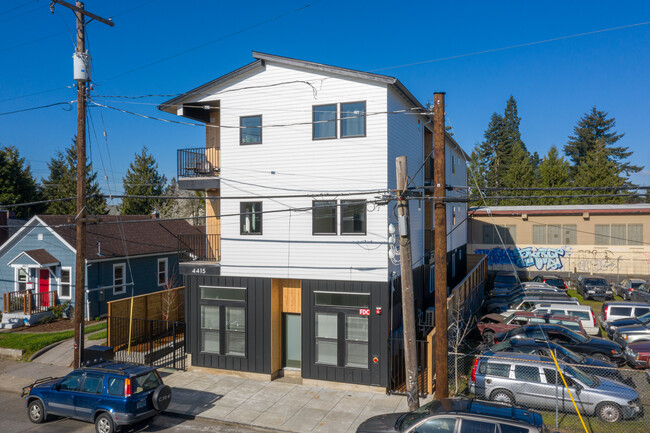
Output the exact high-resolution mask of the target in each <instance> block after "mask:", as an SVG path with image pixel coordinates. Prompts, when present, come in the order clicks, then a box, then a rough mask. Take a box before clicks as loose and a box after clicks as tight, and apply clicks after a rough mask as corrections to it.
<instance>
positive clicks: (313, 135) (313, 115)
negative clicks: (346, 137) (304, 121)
mask: <svg viewBox="0 0 650 433" xmlns="http://www.w3.org/2000/svg"><path fill="white" fill-rule="evenodd" d="M320 107H334V120H328V121H326V122H327V123H329V122H333V123H334V136H333V137H316V112H317V111H318V110H317V109H318V108H320ZM338 114H339V106H338V104H337V103H334V104H321V105H312V107H311V121H312V124H311V139H312V140H314V141H317V140H336V139H337V138H338V137H339V130H338V120H339V119H338ZM320 123H323V122H321V121H319V124H320ZM327 123H324V124H327Z"/></svg>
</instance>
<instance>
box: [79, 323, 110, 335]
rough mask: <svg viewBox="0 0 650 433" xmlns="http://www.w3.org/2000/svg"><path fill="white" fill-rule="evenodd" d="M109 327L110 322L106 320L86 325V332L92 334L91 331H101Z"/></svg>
mask: <svg viewBox="0 0 650 433" xmlns="http://www.w3.org/2000/svg"><path fill="white" fill-rule="evenodd" d="M107 327H108V324H107V323H106V322H103V323H97V324H96V325H90V326H86V327H85V328H84V332H85V333H86V334H90V333H91V332H97V331H101V330H102V329H106V328H107Z"/></svg>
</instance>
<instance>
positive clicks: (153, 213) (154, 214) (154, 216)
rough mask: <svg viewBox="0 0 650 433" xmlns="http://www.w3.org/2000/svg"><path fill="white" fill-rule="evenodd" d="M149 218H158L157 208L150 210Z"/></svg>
mask: <svg viewBox="0 0 650 433" xmlns="http://www.w3.org/2000/svg"><path fill="white" fill-rule="evenodd" d="M151 218H152V219H155V220H157V219H159V218H160V212H158V209H154V210H153V212H151Z"/></svg>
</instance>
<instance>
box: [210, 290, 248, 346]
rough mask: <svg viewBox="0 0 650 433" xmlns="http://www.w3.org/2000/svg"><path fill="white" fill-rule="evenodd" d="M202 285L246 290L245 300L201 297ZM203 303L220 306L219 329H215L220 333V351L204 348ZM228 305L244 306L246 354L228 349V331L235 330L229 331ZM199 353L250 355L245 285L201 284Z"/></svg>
mask: <svg viewBox="0 0 650 433" xmlns="http://www.w3.org/2000/svg"><path fill="white" fill-rule="evenodd" d="M202 287H209V288H222V289H239V290H243V291H244V300H243V301H230V300H215V299H203V298H201V297H200V289H201V288H202ZM201 305H206V306H210V307H217V308H219V329H218V330H214V331H216V332H218V333H219V352H218V353H217V352H206V351H204V350H203V344H202V343H203V340H202V338H203V328H202V327H201V313H200V310H201V308H200V306H201ZM227 307H233V308H242V309H243V310H244V331H243V334H244V354H243V355H237V354H232V353H228V351H227V347H226V345H227V341H226V340H227V339H226V335H227V334H228V332H233V331H228V330H227V329H226V308H227ZM198 320H199V328H198V329H199V353H200V354H201V355H210V356H230V357H235V358H246V357H248V332H249V328H250V326H249V323H248V289H247V288H245V287H225V286H223V287H222V286H218V287H216V286H199V317H198ZM236 332H241V331H236Z"/></svg>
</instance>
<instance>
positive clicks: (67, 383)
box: [23, 361, 172, 433]
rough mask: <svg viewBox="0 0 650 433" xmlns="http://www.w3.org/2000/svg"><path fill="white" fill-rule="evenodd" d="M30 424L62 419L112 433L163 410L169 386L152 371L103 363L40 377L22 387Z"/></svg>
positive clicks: (122, 364) (138, 367)
mask: <svg viewBox="0 0 650 433" xmlns="http://www.w3.org/2000/svg"><path fill="white" fill-rule="evenodd" d="M23 397H24V398H25V402H26V404H27V414H28V416H29V420H30V421H32V422H34V423H42V422H44V421H45V420H46V419H47V417H48V416H49V415H60V416H65V417H70V418H75V419H79V420H82V421H87V422H92V423H95V430H96V431H97V433H113V432H114V431H115V430H116V428H119V426H121V425H128V424H133V423H136V422H138V421H142V420H144V419H147V418H150V417H152V416H154V415H156V414H158V413H160V412H161V411H163V410H165V409H167V407H168V406H169V403H170V402H171V398H172V391H171V388H170V387H169V386H167V385H164V384H163V381H162V379H161V378H160V375H159V374H158V371H157V370H156V368H155V367H143V366H138V365H132V364H126V363H120V362H113V361H104V362H101V363H98V364H94V365H92V366H88V367H84V368H81V369H78V370H74V371H73V372H71V373H70V374H68V375H67V376H65V377H63V378H51V377H49V378H45V379H40V380H37V381H36V382H34V383H33V384H31V385H30V386H28V387H25V388H23Z"/></svg>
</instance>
